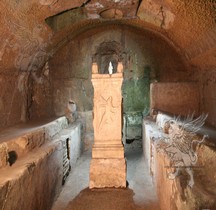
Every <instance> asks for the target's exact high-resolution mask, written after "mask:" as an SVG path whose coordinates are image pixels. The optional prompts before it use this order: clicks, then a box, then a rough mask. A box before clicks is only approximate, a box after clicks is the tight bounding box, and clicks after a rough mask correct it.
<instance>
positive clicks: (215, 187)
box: [143, 113, 216, 210]
mask: <svg viewBox="0 0 216 210" xmlns="http://www.w3.org/2000/svg"><path fill="white" fill-rule="evenodd" d="M170 119H173V116H171V115H167V114H164V113H159V114H158V115H157V117H156V118H155V119H153V118H152V117H147V118H145V119H144V120H143V138H144V140H143V142H144V143H143V147H144V148H143V149H144V156H145V158H146V159H147V160H148V164H149V173H151V175H152V177H153V180H154V182H155V184H156V189H157V194H158V198H159V203H160V208H161V209H162V210H166V209H172V210H175V209H178V210H181V209H182V210H185V209H188V210H189V209H216V200H215V198H216V181H215V177H216V164H215V161H216V147H215V143H214V142H215V141H214V133H215V131H214V130H213V129H207V128H203V129H201V131H200V132H201V133H200V134H202V132H204V133H205V134H210V137H211V138H210V139H208V140H206V141H205V142H204V143H202V144H200V145H199V144H198V145H196V147H195V152H196V154H197V157H198V160H197V162H196V164H195V166H194V168H192V171H193V178H194V185H193V187H190V186H189V185H188V182H189V180H190V176H189V174H188V173H187V172H186V170H185V169H184V168H183V169H182V170H180V174H179V176H177V177H176V178H175V179H169V178H168V173H169V172H173V171H174V169H175V168H172V167H170V166H171V159H170V157H169V155H168V154H166V153H163V152H159V151H158V149H157V141H160V140H161V138H163V136H164V135H165V136H166V134H164V130H163V126H164V122H165V121H166V120H170ZM210 130H211V132H210ZM206 132H207V133H206ZM204 133H203V134H204Z"/></svg>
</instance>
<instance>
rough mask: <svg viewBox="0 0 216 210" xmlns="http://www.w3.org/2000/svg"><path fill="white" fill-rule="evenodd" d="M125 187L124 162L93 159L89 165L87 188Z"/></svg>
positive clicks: (123, 160) (122, 160)
mask: <svg viewBox="0 0 216 210" xmlns="http://www.w3.org/2000/svg"><path fill="white" fill-rule="evenodd" d="M105 187H116V188H117V187H123V188H125V187H126V161H125V159H124V158H122V159H111V158H110V159H107V158H98V159H96V158H94V159H92V160H91V165H90V183H89V188H90V189H91V188H105Z"/></svg>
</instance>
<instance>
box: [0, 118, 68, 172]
mask: <svg viewBox="0 0 216 210" xmlns="http://www.w3.org/2000/svg"><path fill="white" fill-rule="evenodd" d="M66 127H67V120H66V118H65V117H60V118H58V119H56V120H54V121H52V122H49V123H46V124H44V125H37V126H35V128H34V127H31V128H28V127H27V128H25V127H22V128H19V127H18V128H17V129H12V128H11V132H14V134H13V136H12V137H11V136H10V134H11V132H9V133H8V130H9V129H7V130H6V131H5V133H4V131H2V133H1V137H2V138H0V168H2V167H5V166H7V165H11V164H13V161H16V160H17V159H18V158H20V157H22V156H23V155H26V154H27V153H28V152H30V151H31V150H33V149H36V148H39V147H41V146H42V145H43V144H45V143H46V142H48V141H50V140H51V139H52V138H53V137H54V136H55V135H57V134H58V133H60V131H61V130H62V129H63V128H66ZM7 133H8V135H7ZM16 133H17V134H16ZM10 159H11V161H12V162H11V161H10ZM12 159H14V160H12Z"/></svg>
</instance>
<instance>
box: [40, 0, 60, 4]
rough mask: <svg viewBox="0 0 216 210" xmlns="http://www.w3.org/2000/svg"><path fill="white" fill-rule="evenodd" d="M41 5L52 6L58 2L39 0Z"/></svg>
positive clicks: (54, 0) (56, 0)
mask: <svg viewBox="0 0 216 210" xmlns="http://www.w3.org/2000/svg"><path fill="white" fill-rule="evenodd" d="M39 2H40V4H41V5H52V4H55V3H56V2H58V0H40V1H39Z"/></svg>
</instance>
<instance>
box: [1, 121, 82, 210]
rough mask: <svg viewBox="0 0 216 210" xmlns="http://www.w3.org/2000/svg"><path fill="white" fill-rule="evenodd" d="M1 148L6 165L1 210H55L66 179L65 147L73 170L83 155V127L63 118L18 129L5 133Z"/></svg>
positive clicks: (3, 170) (2, 180)
mask: <svg viewBox="0 0 216 210" xmlns="http://www.w3.org/2000/svg"><path fill="white" fill-rule="evenodd" d="M12 132H13V134H12ZM0 145H1V147H0V148H1V149H0V152H1V153H0V154H1V162H2V163H4V164H2V165H1V168H0V209H4V210H10V209H17V210H18V209H20V210H21V209H51V207H52V204H53V202H54V200H55V199H56V198H57V196H58V195H59V193H60V191H61V189H62V181H63V180H64V176H65V174H64V168H63V165H64V163H63V157H64V155H65V145H66V147H67V148H68V149H69V151H68V154H67V155H68V156H69V162H70V167H71V168H73V167H74V165H75V163H76V160H77V159H78V158H79V156H80V155H81V152H82V141H81V123H79V122H77V123H74V124H72V125H70V126H68V124H67V120H66V119H65V117H61V118H58V119H56V120H53V121H51V122H48V123H45V124H40V125H39V124H37V125H35V124H34V125H32V126H29V125H28V126H27V127H25V126H24V125H22V126H17V127H15V128H10V129H7V130H5V131H3V132H1V140H0ZM2 145H3V146H2ZM12 151H13V152H14V153H16V155H17V157H16V159H14V162H13V163H12V164H10V163H9V162H8V158H10V156H9V155H8V153H9V152H12ZM5 160H6V162H5Z"/></svg>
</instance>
